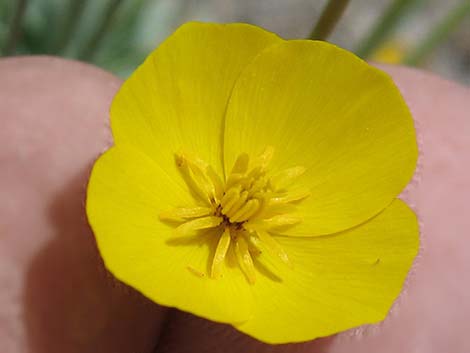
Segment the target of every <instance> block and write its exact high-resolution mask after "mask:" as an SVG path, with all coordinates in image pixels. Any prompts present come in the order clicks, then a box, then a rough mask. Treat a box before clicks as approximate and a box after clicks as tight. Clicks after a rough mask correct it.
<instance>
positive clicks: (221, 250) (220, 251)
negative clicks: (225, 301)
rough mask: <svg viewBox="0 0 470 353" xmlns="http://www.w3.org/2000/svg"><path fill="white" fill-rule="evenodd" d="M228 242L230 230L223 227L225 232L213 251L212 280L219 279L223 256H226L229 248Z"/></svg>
mask: <svg viewBox="0 0 470 353" xmlns="http://www.w3.org/2000/svg"><path fill="white" fill-rule="evenodd" d="M230 240H231V238H230V228H229V227H225V230H224V232H223V233H222V236H221V237H220V239H219V243H218V244H217V249H216V250H215V255H214V259H213V260H212V268H211V277H212V278H218V277H221V274H222V266H223V263H224V260H225V256H226V255H227V251H228V248H229V246H230Z"/></svg>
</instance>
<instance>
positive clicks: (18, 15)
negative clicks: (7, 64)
mask: <svg viewBox="0 0 470 353" xmlns="http://www.w3.org/2000/svg"><path fill="white" fill-rule="evenodd" d="M27 5H28V0H17V1H16V8H15V11H14V14H13V18H12V20H11V23H10V31H9V34H8V39H7V41H6V44H5V48H4V50H3V53H4V54H5V55H10V54H12V53H14V52H15V50H16V46H17V45H18V41H19V40H20V39H21V34H22V31H21V24H22V22H23V17H24V14H25V12H26V7H27Z"/></svg>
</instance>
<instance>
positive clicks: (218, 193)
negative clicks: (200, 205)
mask: <svg viewBox="0 0 470 353" xmlns="http://www.w3.org/2000/svg"><path fill="white" fill-rule="evenodd" d="M206 174H207V176H208V177H209V179H210V180H211V181H212V184H213V185H214V190H215V198H216V199H215V201H216V202H217V203H219V202H220V200H221V199H222V196H223V194H224V184H223V183H222V180H221V179H220V177H219V176H218V175H217V173H216V172H215V171H214V169H212V167H211V166H208V167H207V169H206Z"/></svg>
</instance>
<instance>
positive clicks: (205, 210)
mask: <svg viewBox="0 0 470 353" xmlns="http://www.w3.org/2000/svg"><path fill="white" fill-rule="evenodd" d="M211 212H212V209H211V208H209V207H178V208H173V209H171V210H167V211H162V212H160V214H159V217H160V219H161V220H163V221H165V220H169V221H184V219H185V218H196V217H202V216H207V215H209V214H210V213H211Z"/></svg>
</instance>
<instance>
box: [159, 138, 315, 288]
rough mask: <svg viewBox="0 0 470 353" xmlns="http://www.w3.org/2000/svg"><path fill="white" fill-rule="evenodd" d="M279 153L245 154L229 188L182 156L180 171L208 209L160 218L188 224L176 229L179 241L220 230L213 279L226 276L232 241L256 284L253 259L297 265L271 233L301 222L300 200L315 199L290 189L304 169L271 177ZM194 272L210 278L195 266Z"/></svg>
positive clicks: (170, 212)
mask: <svg viewBox="0 0 470 353" xmlns="http://www.w3.org/2000/svg"><path fill="white" fill-rule="evenodd" d="M273 154H274V148H273V147H271V146H268V147H267V148H266V149H265V150H264V152H263V153H262V154H261V155H259V156H258V157H257V158H255V159H253V160H250V157H249V155H248V154H247V153H241V154H240V155H239V156H238V158H237V159H236V161H235V163H234V166H233V168H232V170H231V173H230V174H229V175H228V176H227V179H226V181H225V183H224V181H223V180H221V178H220V177H219V175H217V173H216V172H215V171H214V169H212V167H211V166H209V165H208V164H207V163H206V162H204V161H203V160H202V159H200V158H198V157H196V156H192V155H190V154H187V153H179V154H177V155H176V163H177V166H178V168H179V170H180V171H181V175H182V176H183V178H184V180H185V182H186V183H187V185H188V187H189V189H190V191H191V193H192V194H193V195H194V196H195V197H197V198H198V199H201V200H202V201H203V202H204V203H205V204H206V205H200V206H199V205H198V206H194V207H179V208H173V209H169V210H166V211H162V212H161V213H160V214H159V216H160V219H162V220H173V221H180V222H183V223H181V224H179V226H177V227H176V228H175V231H174V233H175V234H176V235H178V236H185V235H193V233H196V234H202V233H201V232H200V233H198V232H196V231H199V230H204V229H210V228H216V227H217V229H215V232H217V231H218V230H219V229H220V233H221V235H220V236H219V239H217V240H216V241H217V246H216V249H215V254H214V258H213V259H212V264H211V268H210V277H212V278H220V277H222V272H223V270H224V262H225V259H226V257H227V254H228V251H229V249H230V245H231V242H233V251H234V254H235V257H236V260H237V262H238V265H239V267H240V269H241V271H242V272H243V274H244V275H245V277H246V279H247V281H248V282H249V283H250V284H253V283H254V282H255V280H256V271H255V266H254V263H253V257H252V256H255V255H257V254H261V253H262V251H263V252H265V253H266V254H270V255H271V256H274V257H276V258H279V259H280V260H281V261H282V262H283V263H286V264H288V265H291V263H290V261H289V257H288V256H287V253H286V252H285V251H284V250H283V249H282V247H281V245H280V244H279V243H278V241H277V240H276V238H275V237H274V236H272V235H271V234H270V233H271V232H272V231H273V232H274V231H276V232H280V233H282V229H280V228H282V227H286V226H292V225H295V224H297V223H299V222H301V218H300V217H299V216H297V215H296V210H297V201H301V200H303V199H305V198H306V197H308V196H310V191H309V190H308V189H306V188H302V187H300V186H297V187H296V188H293V189H290V188H289V187H290V186H291V184H292V182H293V181H294V179H295V178H297V177H299V176H300V175H302V174H303V173H304V172H305V168H303V167H300V166H298V167H293V168H289V169H286V170H283V171H281V172H279V173H277V174H275V175H274V176H272V175H271V174H269V171H268V169H267V167H268V165H269V163H270V161H271V159H272V157H273ZM222 229H223V230H222ZM188 270H189V271H190V272H192V273H193V274H195V275H197V276H200V277H202V276H205V274H204V273H202V272H200V271H198V270H196V269H193V268H191V267H189V266H188Z"/></svg>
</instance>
